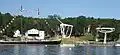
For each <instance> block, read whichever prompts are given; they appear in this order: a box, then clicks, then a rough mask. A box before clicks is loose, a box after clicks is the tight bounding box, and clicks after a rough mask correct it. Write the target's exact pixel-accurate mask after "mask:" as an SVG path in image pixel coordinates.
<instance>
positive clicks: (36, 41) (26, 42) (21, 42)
mask: <svg viewBox="0 0 120 55" xmlns="http://www.w3.org/2000/svg"><path fill="white" fill-rule="evenodd" d="M60 43H61V39H58V40H27V41H0V44H60Z"/></svg>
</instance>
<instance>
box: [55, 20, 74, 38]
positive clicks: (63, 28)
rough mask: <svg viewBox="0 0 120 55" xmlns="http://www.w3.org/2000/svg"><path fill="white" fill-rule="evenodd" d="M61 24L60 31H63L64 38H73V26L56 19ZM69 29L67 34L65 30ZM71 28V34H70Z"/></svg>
mask: <svg viewBox="0 0 120 55" xmlns="http://www.w3.org/2000/svg"><path fill="white" fill-rule="evenodd" d="M56 19H57V20H58V21H59V22H60V23H61V24H60V30H61V34H62V37H63V38H69V37H70V36H71V33H72V29H73V25H69V24H64V23H63V22H61V21H60V20H59V19H58V18H56ZM66 27H67V31H66V32H65V28H66ZM69 28H70V33H69V35H68V36H67V34H68V31H69Z"/></svg>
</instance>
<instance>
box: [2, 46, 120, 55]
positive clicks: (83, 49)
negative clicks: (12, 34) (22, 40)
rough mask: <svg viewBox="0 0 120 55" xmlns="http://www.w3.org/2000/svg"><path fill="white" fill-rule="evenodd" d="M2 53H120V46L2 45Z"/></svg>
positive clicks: (102, 54) (80, 54)
mask: <svg viewBox="0 0 120 55" xmlns="http://www.w3.org/2000/svg"><path fill="white" fill-rule="evenodd" d="M0 55H120V47H97V46H78V47H60V46H59V45H48V46H47V47H46V46H45V45H29V44H28V45H27V44H23V45H0Z"/></svg>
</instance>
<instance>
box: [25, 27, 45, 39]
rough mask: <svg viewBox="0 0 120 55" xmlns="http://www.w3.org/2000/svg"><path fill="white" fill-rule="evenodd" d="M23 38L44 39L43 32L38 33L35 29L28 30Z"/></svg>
mask: <svg viewBox="0 0 120 55" xmlns="http://www.w3.org/2000/svg"><path fill="white" fill-rule="evenodd" d="M25 36H26V37H28V38H30V39H32V38H36V39H44V36H45V33H44V31H39V30H37V29H30V30H28V31H27V32H26V33H25Z"/></svg>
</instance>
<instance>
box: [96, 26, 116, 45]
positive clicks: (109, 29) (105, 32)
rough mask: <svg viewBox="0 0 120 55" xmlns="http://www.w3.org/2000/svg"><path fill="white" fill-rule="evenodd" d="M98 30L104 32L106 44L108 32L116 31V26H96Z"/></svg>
mask: <svg viewBox="0 0 120 55" xmlns="http://www.w3.org/2000/svg"><path fill="white" fill-rule="evenodd" d="M96 30H97V31H99V32H101V33H104V34H105V35H104V44H106V40H107V33H111V32H113V31H115V28H105V27H103V28H99V27H98V28H96Z"/></svg>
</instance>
